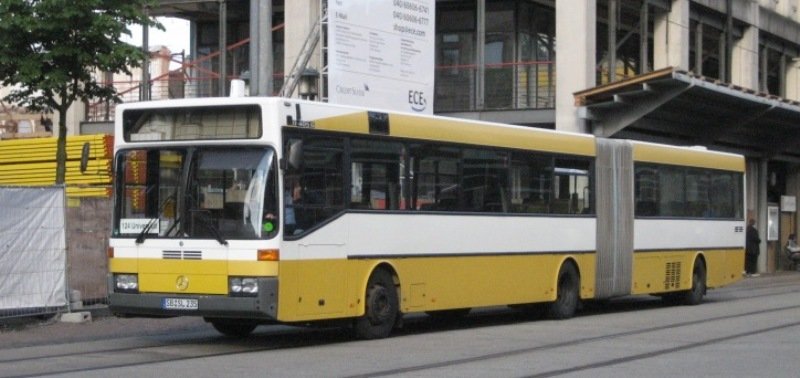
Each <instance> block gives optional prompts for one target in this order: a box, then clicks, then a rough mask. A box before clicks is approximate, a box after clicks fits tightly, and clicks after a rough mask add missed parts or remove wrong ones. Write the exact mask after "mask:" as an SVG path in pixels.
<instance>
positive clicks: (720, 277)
mask: <svg viewBox="0 0 800 378" xmlns="http://www.w3.org/2000/svg"><path fill="white" fill-rule="evenodd" d="M698 256H702V257H703V259H705V262H706V284H707V286H708V287H709V288H714V287H720V286H723V285H727V284H730V283H733V282H736V281H738V280H739V279H741V277H742V270H743V269H744V250H743V249H735V250H713V251H702V252H697V251H694V250H689V251H652V252H651V251H648V252H639V253H634V255H633V283H632V287H631V293H632V294H653V293H663V292H670V291H680V290H688V289H690V288H691V287H692V269H693V267H694V261H695V259H696V258H697V257H698ZM676 263H677V264H678V265H679V266H680V269H679V270H678V271H676V272H674V273H673V274H672V275H670V274H669V273H668V272H667V270H668V266H667V264H676ZM671 283H675V284H676V285H673V284H671Z"/></svg>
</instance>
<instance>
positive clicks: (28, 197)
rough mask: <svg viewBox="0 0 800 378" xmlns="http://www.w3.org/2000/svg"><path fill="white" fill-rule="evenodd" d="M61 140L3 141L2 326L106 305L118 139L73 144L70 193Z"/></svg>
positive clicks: (69, 147)
mask: <svg viewBox="0 0 800 378" xmlns="http://www.w3.org/2000/svg"><path fill="white" fill-rule="evenodd" d="M56 139H57V138H30V139H10V140H0V319H2V318H7V317H18V316H32V315H46V314H55V313H59V312H67V311H75V310H79V309H80V308H82V307H83V306H90V305H95V304H103V303H105V302H106V297H107V294H106V290H107V289H106V272H107V259H106V250H107V245H108V241H107V240H108V236H109V235H110V231H109V228H110V225H111V209H112V206H111V191H112V176H111V164H112V150H113V137H111V136H108V135H87V136H71V137H67V149H66V150H67V160H66V177H65V185H63V186H55V185H54V183H55V168H56V163H55V154H56V153H55V151H56ZM87 143H88V144H89V156H88V157H89V160H88V166H87V169H86V171H84V172H81V170H80V160H81V155H82V151H83V148H84V144H87Z"/></svg>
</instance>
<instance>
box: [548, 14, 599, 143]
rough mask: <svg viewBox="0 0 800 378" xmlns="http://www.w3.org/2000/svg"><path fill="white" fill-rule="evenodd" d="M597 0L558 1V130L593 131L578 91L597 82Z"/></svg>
mask: <svg viewBox="0 0 800 378" xmlns="http://www.w3.org/2000/svg"><path fill="white" fill-rule="evenodd" d="M596 3H597V2H596V0H573V1H556V41H569V43H556V130H562V131H573V132H580V133H584V132H587V131H589V130H588V129H587V127H586V125H585V122H584V121H583V120H580V119H579V118H578V115H577V108H576V107H575V99H574V98H573V96H572V94H573V93H574V92H577V91H580V90H583V89H587V88H592V87H594V86H595V82H596V80H595V64H596V60H597V59H596V57H595V55H596V50H597V44H596V43H595V40H596V37H597V36H596V34H597V31H596V28H597V4H596Z"/></svg>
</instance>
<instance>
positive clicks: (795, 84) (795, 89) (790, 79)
mask: <svg viewBox="0 0 800 378" xmlns="http://www.w3.org/2000/svg"><path fill="white" fill-rule="evenodd" d="M783 74H784V77H785V78H786V79H785V83H786V96H785V97H786V98H787V99H789V100H795V101H798V100H800V59H798V58H795V59H792V60H790V61H788V62H787V64H786V71H785V72H784V73H783Z"/></svg>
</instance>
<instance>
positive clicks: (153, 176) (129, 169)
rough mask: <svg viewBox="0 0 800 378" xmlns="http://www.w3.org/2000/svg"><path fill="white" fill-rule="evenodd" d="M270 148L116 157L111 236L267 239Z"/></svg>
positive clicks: (270, 230) (271, 231)
mask: <svg viewBox="0 0 800 378" xmlns="http://www.w3.org/2000/svg"><path fill="white" fill-rule="evenodd" d="M274 156H275V154H274V151H273V150H270V149H265V148H241V147H237V148H219V147H199V148H196V147H191V148H170V149H131V150H124V151H121V152H120V153H119V155H118V156H117V161H118V165H117V167H118V169H117V177H116V180H117V183H118V185H117V195H116V211H115V214H116V215H115V219H114V231H113V234H114V236H115V237H122V238H136V240H137V243H141V242H142V241H143V240H144V239H149V238H193V239H216V240H217V241H218V242H220V244H227V240H228V239H240V240H241V239H245V240H247V239H267V238H272V237H274V236H275V234H276V233H277V230H276V228H277V220H276V219H275V216H276V215H277V208H278V207H277V198H278V196H277V193H278V192H277V177H276V173H275V162H274Z"/></svg>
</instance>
